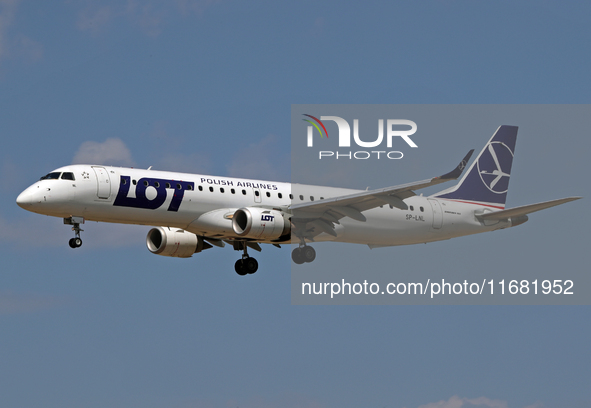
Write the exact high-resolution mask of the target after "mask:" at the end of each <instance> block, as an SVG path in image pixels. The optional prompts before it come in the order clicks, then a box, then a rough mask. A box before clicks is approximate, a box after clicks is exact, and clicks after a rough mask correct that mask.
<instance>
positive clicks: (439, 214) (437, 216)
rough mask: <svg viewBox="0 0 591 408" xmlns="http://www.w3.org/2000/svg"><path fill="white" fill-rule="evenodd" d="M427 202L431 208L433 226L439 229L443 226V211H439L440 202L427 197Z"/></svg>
mask: <svg viewBox="0 0 591 408" xmlns="http://www.w3.org/2000/svg"><path fill="white" fill-rule="evenodd" d="M429 204H431V209H432V210H433V228H434V229H440V228H441V227H442V226H443V211H441V204H439V201H437V200H433V199H431V198H429Z"/></svg>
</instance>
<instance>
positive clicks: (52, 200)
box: [16, 125, 581, 276]
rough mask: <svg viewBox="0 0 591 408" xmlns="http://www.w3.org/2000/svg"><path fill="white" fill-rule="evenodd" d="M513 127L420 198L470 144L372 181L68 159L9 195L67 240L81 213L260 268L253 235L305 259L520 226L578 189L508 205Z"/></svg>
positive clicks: (180, 249) (170, 249) (188, 251)
mask: <svg viewBox="0 0 591 408" xmlns="http://www.w3.org/2000/svg"><path fill="white" fill-rule="evenodd" d="M517 130H518V128H517V127H516V126H508V125H503V126H500V127H499V128H498V129H497V130H496V131H495V133H494V134H493V136H492V137H491V139H490V140H489V141H488V143H487V144H486V145H485V147H484V148H483V149H482V151H481V152H480V154H479V155H478V157H476V159H475V160H474V161H473V162H472V164H471V166H470V168H469V169H468V170H467V172H466V174H464V176H463V177H462V178H461V180H460V181H459V182H458V183H457V184H456V185H454V186H452V187H450V188H448V189H445V190H442V191H440V192H438V193H435V194H433V195H430V196H427V197H424V196H423V195H422V194H421V195H417V194H416V193H415V191H416V190H419V189H422V188H426V187H430V186H434V185H437V184H440V183H444V182H447V181H451V180H456V179H458V178H459V177H460V176H461V175H462V173H463V170H464V168H465V167H466V165H467V163H468V162H469V160H470V157H471V156H472V153H473V152H474V150H470V152H468V154H467V155H466V156H465V157H464V158H463V160H462V161H461V162H460V164H459V165H458V166H456V167H455V168H454V169H453V170H452V171H450V172H449V173H446V174H443V175H441V176H439V177H433V178H430V179H426V180H422V181H418V182H413V183H408V184H402V185H397V186H393V187H387V188H381V189H376V190H352V189H344V188H334V187H323V186H313V185H301V184H292V183H284V182H274V181H260V180H253V179H243V178H234V177H217V176H209V175H199V174H186V173H175V172H167V171H156V170H152V169H151V167H150V168H148V169H147V170H144V169H135V168H123V167H110V166H102V165H70V166H65V167H60V168H58V169H56V170H53V171H52V172H50V173H48V174H47V175H46V176H43V177H41V179H40V180H39V181H37V182H36V183H34V184H33V185H31V186H30V187H28V188H27V189H25V190H24V191H23V192H22V193H21V194H20V195H19V196H18V198H17V200H16V202H17V204H18V205H19V206H20V207H22V208H24V209H25V210H27V211H31V212H35V213H39V214H45V215H49V216H54V217H60V218H63V220H64V224H68V225H71V226H72V230H73V231H74V237H73V238H72V239H70V241H69V245H70V247H71V248H78V247H80V246H81V245H82V240H81V238H80V232H82V231H83V230H82V229H81V228H80V225H81V224H84V222H85V221H100V222H110V223H122V224H139V225H150V226H154V227H155V228H152V229H151V230H150V231H149V232H148V235H147V237H146V244H147V247H148V250H149V251H150V252H152V253H154V254H157V255H162V256H169V257H180V258H188V257H191V256H193V254H195V253H200V252H201V251H204V250H206V249H209V248H212V247H213V246H217V247H224V246H225V245H226V244H229V245H230V246H232V247H233V249H234V250H238V251H243V254H242V256H241V258H240V259H238V260H237V261H236V264H235V271H236V272H237V273H238V274H239V275H242V276H243V275H247V274H252V273H255V272H256V271H257V269H258V262H257V260H256V259H255V258H253V257H251V256H249V255H248V249H249V248H250V249H253V250H256V251H259V252H260V251H261V246H260V244H271V245H274V246H276V247H280V246H281V244H290V243H294V244H296V245H297V247H296V248H294V249H293V251H292V260H293V262H294V263H296V264H303V263H309V262H312V261H314V259H315V258H316V250H315V249H314V248H313V247H312V246H310V245H309V244H310V243H312V242H322V241H333V242H348V243H356V244H364V245H368V246H369V247H370V248H379V247H389V246H397V245H410V244H419V243H427V242H434V241H441V240H446V239H450V238H455V237H460V236H466V235H471V234H477V233H481V232H487V231H494V230H498V229H503V228H508V227H513V226H517V225H520V224H523V223H524V222H526V221H527V220H528V216H527V214H530V213H533V212H536V211H540V210H543V209H546V208H550V207H553V206H556V205H560V204H564V203H567V202H569V201H573V200H577V199H579V198H581V197H568V198H561V199H557V200H551V201H545V202H541V203H537V204H530V205H525V206H520V207H515V208H511V209H506V208H505V201H506V197H507V190H508V187H509V179H510V175H511V166H512V163H513V155H514V152H515V142H516V139H517Z"/></svg>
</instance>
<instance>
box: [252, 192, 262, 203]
mask: <svg viewBox="0 0 591 408" xmlns="http://www.w3.org/2000/svg"><path fill="white" fill-rule="evenodd" d="M252 190H253V193H254V202H255V203H260V202H261V190H259V189H258V188H253V189H252Z"/></svg>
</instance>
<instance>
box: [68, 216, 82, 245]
mask: <svg viewBox="0 0 591 408" xmlns="http://www.w3.org/2000/svg"><path fill="white" fill-rule="evenodd" d="M64 224H66V225H71V226H72V231H74V235H75V237H74V238H72V239H70V241H69V242H68V244H70V248H79V247H81V246H82V239H81V238H80V232H82V231H84V230H83V229H81V228H80V224H84V218H82V217H69V218H64Z"/></svg>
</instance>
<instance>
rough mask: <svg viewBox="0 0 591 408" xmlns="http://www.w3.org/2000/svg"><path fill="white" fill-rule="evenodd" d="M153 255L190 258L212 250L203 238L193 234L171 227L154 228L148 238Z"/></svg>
mask: <svg viewBox="0 0 591 408" xmlns="http://www.w3.org/2000/svg"><path fill="white" fill-rule="evenodd" d="M146 245H147V246H148V249H149V250H150V252H151V253H153V254H156V255H162V256H174V257H178V258H189V257H191V256H193V254H195V253H197V252H201V251H203V250H204V249H207V248H211V245H210V244H208V243H207V242H204V241H203V238H201V237H200V236H197V235H195V234H193V233H191V232H188V231H185V230H182V229H179V228H170V227H158V228H152V229H151V230H150V231H149V232H148V236H147V237H146Z"/></svg>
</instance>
